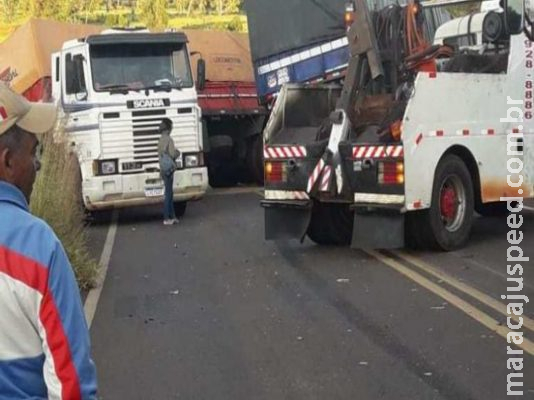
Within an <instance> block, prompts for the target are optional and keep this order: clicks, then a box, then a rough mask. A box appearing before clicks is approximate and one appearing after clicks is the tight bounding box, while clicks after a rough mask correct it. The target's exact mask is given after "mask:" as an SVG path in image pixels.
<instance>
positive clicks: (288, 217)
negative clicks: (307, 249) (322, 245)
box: [263, 202, 312, 240]
mask: <svg viewBox="0 0 534 400" xmlns="http://www.w3.org/2000/svg"><path fill="white" fill-rule="evenodd" d="M263 207H265V239H266V240H279V239H298V240H302V239H303V238H304V235H306V231H307V230H308V225H309V224H310V219H311V211H312V207H311V202H309V205H308V204H306V205H304V206H303V207H302V206H301V207H279V206H277V207H273V206H270V205H267V204H263Z"/></svg>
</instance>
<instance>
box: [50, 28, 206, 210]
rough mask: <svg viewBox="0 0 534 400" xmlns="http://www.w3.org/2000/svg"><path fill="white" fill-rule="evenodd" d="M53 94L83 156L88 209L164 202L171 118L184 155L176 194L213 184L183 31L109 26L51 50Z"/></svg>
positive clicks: (188, 195)
mask: <svg viewBox="0 0 534 400" xmlns="http://www.w3.org/2000/svg"><path fill="white" fill-rule="evenodd" d="M51 71H52V94H53V100H54V101H55V102H56V104H58V106H59V108H60V110H61V115H62V125H63V131H64V133H65V135H66V136H67V137H68V142H69V143H70V144H71V146H72V147H73V149H74V152H75V153H76V155H77V158H78V162H79V168H80V172H81V178H82V179H81V192H82V197H83V203H84V205H85V207H86V208H87V209H88V210H100V209H106V208H112V207H127V206H134V205H145V204H152V203H157V202H161V200H162V198H163V194H164V193H163V182H162V179H161V177H160V174H159V159H158V148H157V146H158V140H159V132H158V125H159V123H160V122H161V120H162V119H163V118H168V119H170V120H171V121H172V123H173V130H172V133H171V137H172V138H173V140H174V142H175V145H176V148H177V149H178V150H179V151H180V153H181V156H180V158H179V159H178V160H177V164H178V170H177V171H176V172H175V179H174V200H175V202H176V203H177V204H180V207H181V208H182V209H184V210H185V202H186V201H189V200H195V199H198V198H201V197H202V196H203V195H204V193H205V192H206V190H207V187H208V178H207V169H206V167H205V165H204V150H203V149H204V143H203V140H202V124H201V109H200V107H199V106H198V100H197V92H196V89H195V85H194V81H193V76H192V70H191V63H190V58H189V53H188V47H187V37H186V36H185V34H183V33H174V32H172V33H171V32H169V33H150V32H148V31H146V30H136V31H120V30H108V31H104V32H102V33H101V34H97V35H91V36H88V37H86V38H84V39H80V40H70V41H67V42H65V43H64V44H63V47H62V49H61V51H60V52H58V53H55V54H53V55H52V66H51Z"/></svg>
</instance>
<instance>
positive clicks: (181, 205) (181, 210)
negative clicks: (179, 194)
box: [174, 201, 187, 218]
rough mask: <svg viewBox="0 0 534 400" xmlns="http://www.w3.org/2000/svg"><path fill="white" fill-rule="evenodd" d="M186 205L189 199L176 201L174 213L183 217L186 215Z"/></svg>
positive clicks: (178, 216)
mask: <svg viewBox="0 0 534 400" xmlns="http://www.w3.org/2000/svg"><path fill="white" fill-rule="evenodd" d="M186 207H187V201H175V202H174V214H175V215H176V218H182V217H183V216H184V214H185V209H186Z"/></svg>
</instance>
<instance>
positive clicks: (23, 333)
mask: <svg viewBox="0 0 534 400" xmlns="http://www.w3.org/2000/svg"><path fill="white" fill-rule="evenodd" d="M55 119H56V109H55V107H54V106H52V105H45V104H34V103H29V102H27V101H26V100H25V99H24V98H23V97H21V96H19V95H17V94H15V93H14V92H12V91H11V90H10V89H9V88H7V86H6V85H4V84H2V83H0V399H10V400H18V399H43V400H44V399H63V400H72V399H95V398H96V388H97V385H96V372H95V367H94V364H93V362H92V360H91V357H90V343H89V332H88V328H87V323H86V321H85V316H84V313H83V307H82V304H81V300H80V293H79V290H78V286H77V284H76V280H75V277H74V273H73V270H72V267H71V265H70V263H69V260H68V259H67V256H66V254H65V251H64V249H63V246H62V245H61V243H60V241H59V239H58V238H57V237H56V235H55V234H54V232H53V231H52V229H51V228H50V227H49V226H48V225H47V224H46V223H45V222H43V221H42V220H40V219H38V218H36V217H34V216H32V215H31V214H30V212H29V208H28V204H29V200H30V195H31V192H32V189H33V183H34V181H35V176H36V172H37V171H38V170H39V168H40V162H39V159H38V156H39V155H38V152H37V147H38V143H39V141H38V140H37V138H36V136H35V134H42V133H45V132H47V131H49V130H51V129H52V127H53V125H54V122H55ZM50 206H51V207H53V206H54V205H50Z"/></svg>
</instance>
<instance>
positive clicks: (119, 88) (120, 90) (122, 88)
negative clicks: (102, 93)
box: [99, 84, 132, 94]
mask: <svg viewBox="0 0 534 400" xmlns="http://www.w3.org/2000/svg"><path fill="white" fill-rule="evenodd" d="M99 90H109V92H110V93H111V94H128V92H129V91H130V90H132V89H131V88H130V87H129V86H128V85H124V84H117V85H116V84H111V85H104V86H101V87H100V88H99Z"/></svg>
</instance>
